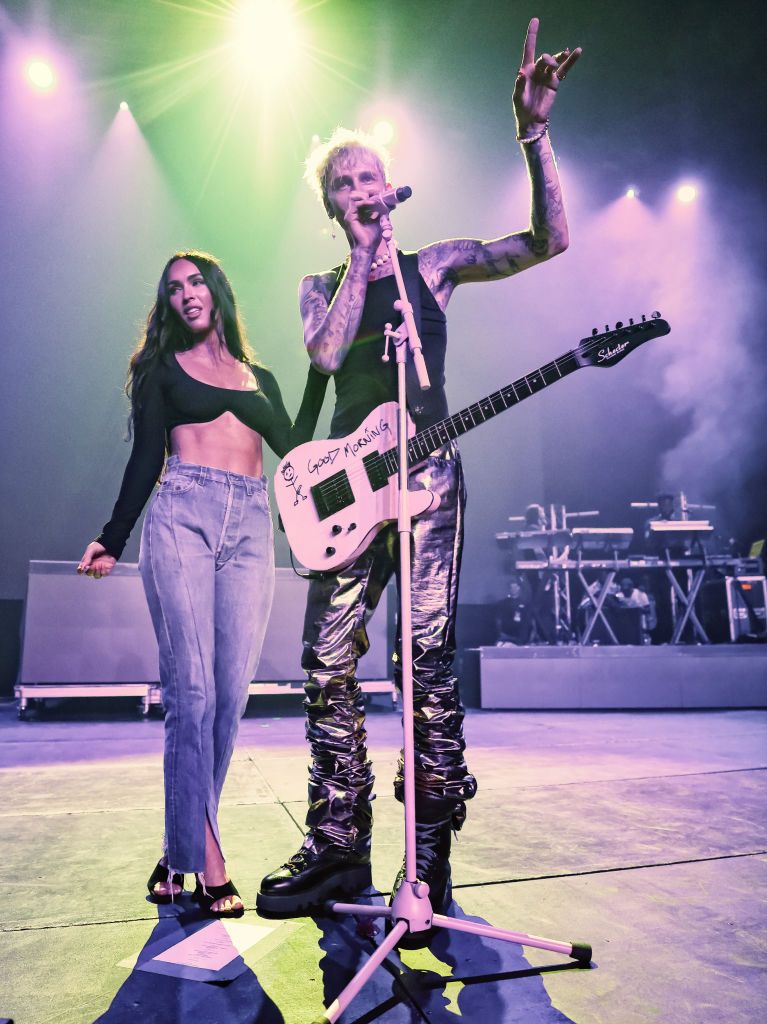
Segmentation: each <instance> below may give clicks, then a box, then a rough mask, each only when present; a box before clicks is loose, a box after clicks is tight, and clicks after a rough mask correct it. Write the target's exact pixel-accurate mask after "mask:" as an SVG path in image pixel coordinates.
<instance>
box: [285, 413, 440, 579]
mask: <svg viewBox="0 0 767 1024" xmlns="http://www.w3.org/2000/svg"><path fill="white" fill-rule="evenodd" d="M414 435H415V425H414V424H413V421H412V419H410V417H409V416H408V437H411V438H412V437H413V436H414ZM396 445H397V403H396V402H385V403H384V404H383V405H379V406H377V407H376V408H375V409H374V410H373V411H372V412H371V413H369V414H368V415H367V416H366V418H365V419H364V420H363V421H362V423H361V424H360V426H359V427H358V428H357V430H355V431H354V432H353V433H352V434H349V435H348V436H347V437H343V438H336V439H331V440H316V441H307V442H306V444H302V445H299V446H298V447H297V448H294V449H293V451H291V452H289V453H288V455H286V456H285V458H284V459H283V460H282V462H281V463H280V464H279V466H278V467H277V473H276V474H275V482H274V484H275V493H276V495H277V506H278V508H279V510H280V517H281V518H282V522H283V525H284V526H285V531H286V533H287V535H288V540H289V541H290V546H291V548H292V549H293V553H294V554H295V555H296V557H297V558H298V559H299V560H300V561H301V562H302V563H303V564H304V565H306V566H308V567H309V568H311V569H315V570H331V569H340V568H341V567H343V566H345V565H349V564H350V563H351V562H353V561H354V559H355V558H357V557H358V556H359V555H360V554H361V553H362V552H363V551H364V550H365V548H366V547H367V546H368V544H369V543H370V541H371V540H372V539H373V537H374V536H375V535H376V533H378V531H379V530H380V529H381V527H382V526H383V525H384V523H387V522H389V521H390V520H392V519H396V518H397V495H398V488H397V452H396ZM409 493H410V513H411V515H412V516H413V517H415V516H420V515H423V513H424V512H427V511H430V510H431V509H433V508H436V507H437V505H438V504H439V497H438V496H437V495H435V494H432V492H431V491H427V490H425V489H424V488H423V487H417V488H412V487H411V488H409Z"/></svg>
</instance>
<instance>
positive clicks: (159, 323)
mask: <svg viewBox="0 0 767 1024" xmlns="http://www.w3.org/2000/svg"><path fill="white" fill-rule="evenodd" d="M176 260H189V262H190V263H194V265H195V266H196V267H197V269H198V270H199V271H200V274H201V275H202V277H203V280H204V281H205V284H206V285H207V286H208V290H209V291H210V294H211V297H212V299H213V312H214V318H215V325H216V332H217V334H218V338H219V341H220V343H221V345H222V346H225V347H226V348H227V349H228V350H229V352H230V353H231V354H232V355H233V356H234V358H235V359H238V360H239V361H240V362H242V363H252V362H254V358H255V357H254V355H253V351H252V349H251V347H250V345H249V344H248V339H247V336H246V334H245V325H244V324H243V322H242V320H241V318H240V314H239V311H238V309H237V300H236V299H235V297H234V292H233V291H232V286H231V285H230V284H229V279H228V278H227V276H226V274H225V273H224V271H223V270H222V268H221V266H220V264H219V263H218V261H217V260H215V259H214V258H213V257H212V256H210V255H209V254H208V253H205V252H198V251H197V250H195V249H190V250H187V251H184V252H175V253H174V254H173V255H172V256H171V258H170V259H169V260H168V262H167V263H166V264H165V266H164V268H163V272H162V275H161V276H160V283H159V284H158V286H157V298H156V300H155V302H154V305H153V306H152V308H151V310H150V311H149V316H148V317H147V321H146V327H145V328H144V330H143V332H142V335H141V338H140V339H139V343H138V345H137V346H136V349H135V351H134V353H133V355H132V356H131V358H130V363H129V365H128V379H127V381H126V383H125V393H126V394H127V396H128V398H129V399H130V402H131V414H130V420H129V431H131V430H132V429H133V424H134V422H135V418H136V412H137V411H138V410H139V409H140V407H141V390H142V385H143V383H144V381H145V380H146V378H147V376H148V375H149V374H150V373H151V372H152V371H153V370H154V369H155V368H156V367H157V365H158V364H159V363H160V362H161V361H162V360H163V359H164V358H166V357H167V356H168V355H171V354H172V353H173V352H185V351H186V350H187V349H190V348H191V347H192V346H193V345H194V343H195V336H194V335H193V334H192V332H191V331H189V330H188V329H187V328H186V327H185V325H184V323H183V322H182V320H180V319H179V317H178V316H177V315H176V313H175V312H174V310H173V308H172V307H171V304H170V296H169V294H168V271H169V270H170V268H171V266H172V265H173V264H174V263H175V262H176Z"/></svg>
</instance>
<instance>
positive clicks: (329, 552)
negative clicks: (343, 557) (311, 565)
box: [325, 548, 336, 558]
mask: <svg viewBox="0 0 767 1024" xmlns="http://www.w3.org/2000/svg"><path fill="white" fill-rule="evenodd" d="M335 553H336V549H335V548H325V554H326V555H327V556H328V557H329V558H330V557H331V556H332V555H334V554H335Z"/></svg>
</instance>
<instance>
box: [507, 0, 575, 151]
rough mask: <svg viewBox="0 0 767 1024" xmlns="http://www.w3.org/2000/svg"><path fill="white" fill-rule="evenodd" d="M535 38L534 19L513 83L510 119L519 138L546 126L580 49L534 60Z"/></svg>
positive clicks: (546, 54)
mask: <svg viewBox="0 0 767 1024" xmlns="http://www.w3.org/2000/svg"><path fill="white" fill-rule="evenodd" d="M537 38H538V19H537V18H532V19H531V21H530V24H529V25H528V26H527V35H526V36H525V45H524V47H523V49H522V64H521V66H520V68H519V73H518V74H517V80H516V82H515V83H514V93H513V103H514V116H515V117H516V119H517V133H518V135H519V136H520V138H524V137H525V136H526V135H533V134H534V133H535V132H538V131H540V130H541V129H542V128H543V126H544V125H545V124H546V121H547V120H548V118H549V114H550V112H551V108H552V106H553V104H554V98H555V96H556V94H557V90H558V89H559V87H560V85H561V84H562V81H563V80H564V79H565V78H566V77H567V74H568V72H569V71H570V69H571V68H572V67H573V65H574V64H575V62H576V61H577V60H578V58H579V57H580V55H581V48H580V46H578V47H576V48H575V49H574V50H570V48H569V47H568V48H567V49H565V50H561V51H560V52H559V53H556V54H554V56H553V57H552V56H551V55H550V54H548V53H542V54H541V56H540V57H538V59H537V60H536V57H535V44H536V41H537Z"/></svg>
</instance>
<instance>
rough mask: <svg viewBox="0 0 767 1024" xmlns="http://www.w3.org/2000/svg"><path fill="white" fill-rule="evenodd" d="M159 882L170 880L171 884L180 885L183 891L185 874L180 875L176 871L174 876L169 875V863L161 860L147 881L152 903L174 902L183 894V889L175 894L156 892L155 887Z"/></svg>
mask: <svg viewBox="0 0 767 1024" xmlns="http://www.w3.org/2000/svg"><path fill="white" fill-rule="evenodd" d="M158 882H165V883H167V882H170V883H171V885H178V886H179V887H180V890H181V891H183V888H184V876H183V875H179V874H177V873H176V872H174V873H173V875H172V876H169V874H168V865H167V864H163V862H162V861H161V860H160V861H158V862H157V867H156V868H155V869H154V871H153V872H152V874H151V875H150V876H149V881H148V882H147V883H146V887H147V890H148V892H149V899H150V900H151V901H152V903H172V902H173V900H174V899H176V897H178V896H180V895H181V891H180V892H178V893H175V894H173V895H172V894H171V893H158V892H155V891H154V887H155V886H156V885H157V883H158Z"/></svg>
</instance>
